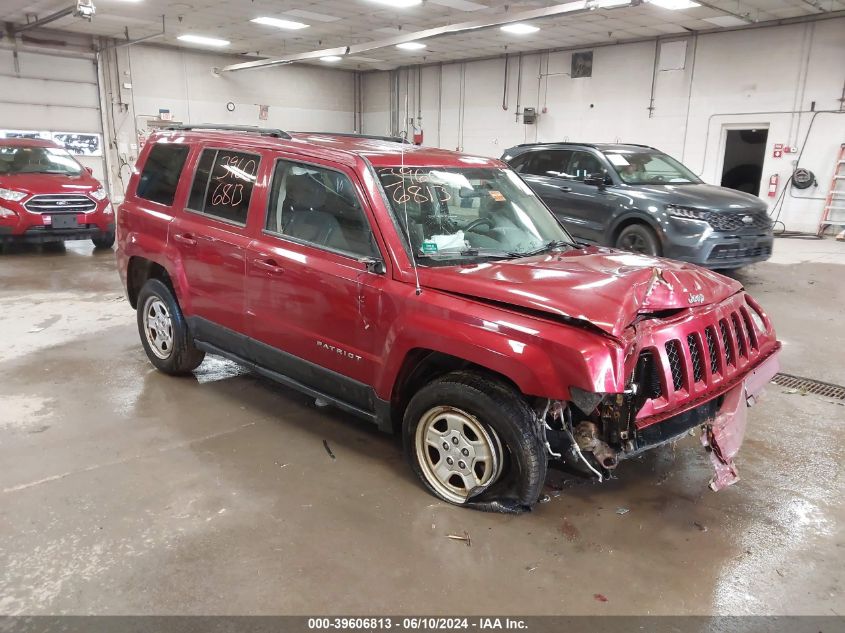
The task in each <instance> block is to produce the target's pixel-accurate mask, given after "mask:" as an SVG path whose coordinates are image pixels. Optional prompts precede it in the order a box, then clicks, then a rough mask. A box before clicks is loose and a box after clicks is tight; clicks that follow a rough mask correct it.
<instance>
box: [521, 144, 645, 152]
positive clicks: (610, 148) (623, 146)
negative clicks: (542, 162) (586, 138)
mask: <svg viewBox="0 0 845 633" xmlns="http://www.w3.org/2000/svg"><path fill="white" fill-rule="evenodd" d="M550 146H554V147H559V146H564V147H570V146H576V147H592V148H594V149H597V150H599V151H602V152H606V151H613V150H625V149H632V148H636V147H639V148H646V149H654V148H653V147H652V146H651V145H642V144H640V143H575V142H572V141H548V142H544V143H520V144H519V145H517V146H516V147H550Z"/></svg>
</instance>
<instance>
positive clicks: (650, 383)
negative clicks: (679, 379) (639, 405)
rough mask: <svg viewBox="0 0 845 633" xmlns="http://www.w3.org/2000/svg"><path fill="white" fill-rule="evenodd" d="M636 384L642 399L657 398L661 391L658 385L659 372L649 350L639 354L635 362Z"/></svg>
mask: <svg viewBox="0 0 845 633" xmlns="http://www.w3.org/2000/svg"><path fill="white" fill-rule="evenodd" d="M636 382H637V383H638V384H639V385H640V393H641V395H642V396H643V397H644V398H659V397H660V396H661V395H662V393H663V389H662V388H661V385H660V372H659V371H658V370H657V362H656V361H655V356H654V354H653V353H652V351H651V350H644V351H643V352H641V353H640V357H639V360H638V361H637V373H636Z"/></svg>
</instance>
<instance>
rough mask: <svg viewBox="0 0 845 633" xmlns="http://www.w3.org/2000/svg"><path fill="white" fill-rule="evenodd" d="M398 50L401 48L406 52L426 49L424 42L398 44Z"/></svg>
mask: <svg viewBox="0 0 845 633" xmlns="http://www.w3.org/2000/svg"><path fill="white" fill-rule="evenodd" d="M396 48H401V49H402V50H406V51H418V50H420V49H422V48H425V44H423V43H422V42H402V43H401V44H397V45H396Z"/></svg>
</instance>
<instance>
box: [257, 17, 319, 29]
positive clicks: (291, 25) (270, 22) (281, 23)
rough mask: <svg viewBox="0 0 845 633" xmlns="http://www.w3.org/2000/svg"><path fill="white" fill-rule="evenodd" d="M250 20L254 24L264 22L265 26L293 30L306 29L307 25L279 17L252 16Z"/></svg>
mask: <svg viewBox="0 0 845 633" xmlns="http://www.w3.org/2000/svg"><path fill="white" fill-rule="evenodd" d="M250 22H255V23H256V24H264V25H265V26H275V27H276V28H277V29H289V30H291V31H295V30H297V29H307V28H308V25H307V24H303V23H302V22H294V21H293V20H280V19H279V18H253V19H251V20H250Z"/></svg>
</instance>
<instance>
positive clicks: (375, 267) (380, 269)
mask: <svg viewBox="0 0 845 633" xmlns="http://www.w3.org/2000/svg"><path fill="white" fill-rule="evenodd" d="M358 262H359V263H361V264H364V266H365V267H366V268H367V272H368V273H373V274H374V275H384V274H385V273H387V266H385V265H384V262H383V261H382V260H380V259H377V258H375V257H362V258H361V259H359V260H358Z"/></svg>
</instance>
